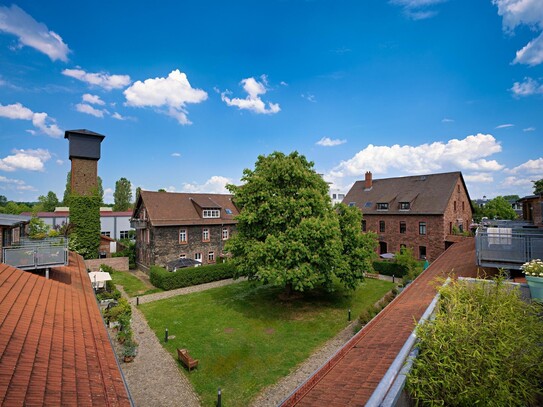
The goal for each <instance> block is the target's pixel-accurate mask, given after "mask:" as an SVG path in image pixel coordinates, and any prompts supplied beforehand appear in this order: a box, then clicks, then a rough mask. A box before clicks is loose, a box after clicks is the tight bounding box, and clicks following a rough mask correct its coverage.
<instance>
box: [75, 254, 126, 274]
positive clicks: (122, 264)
mask: <svg viewBox="0 0 543 407" xmlns="http://www.w3.org/2000/svg"><path fill="white" fill-rule="evenodd" d="M102 264H105V265H108V266H110V267H113V268H114V269H115V270H119V271H128V257H109V258H107V259H91V260H85V267H87V269H89V270H90V271H99V270H100V265H102Z"/></svg>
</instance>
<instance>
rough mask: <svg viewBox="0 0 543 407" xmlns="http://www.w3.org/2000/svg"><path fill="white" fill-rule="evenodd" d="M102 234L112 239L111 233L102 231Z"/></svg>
mask: <svg viewBox="0 0 543 407" xmlns="http://www.w3.org/2000/svg"><path fill="white" fill-rule="evenodd" d="M100 234H101V235H102V236H107V237H111V232H110V231H102V232H100Z"/></svg>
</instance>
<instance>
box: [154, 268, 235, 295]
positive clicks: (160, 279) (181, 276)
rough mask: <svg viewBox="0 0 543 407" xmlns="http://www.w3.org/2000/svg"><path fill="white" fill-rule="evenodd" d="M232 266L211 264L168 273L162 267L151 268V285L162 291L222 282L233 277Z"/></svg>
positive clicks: (233, 270)
mask: <svg viewBox="0 0 543 407" xmlns="http://www.w3.org/2000/svg"><path fill="white" fill-rule="evenodd" d="M234 272H235V269H234V266H233V265H232V264H231V263H229V262H226V263H222V264H212V265H208V266H201V267H188V268H183V269H178V270H177V271H176V272H170V271H168V270H166V269H164V268H162V267H158V266H151V271H150V279H151V284H153V285H154V286H155V287H158V288H162V289H163V290H173V289H175V288H182V287H189V286H193V285H197V284H203V283H209V282H212V281H218V280H224V279H226V278H232V277H233V276H234Z"/></svg>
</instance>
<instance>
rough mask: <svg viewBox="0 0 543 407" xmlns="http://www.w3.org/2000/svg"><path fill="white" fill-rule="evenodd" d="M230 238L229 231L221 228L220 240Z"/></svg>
mask: <svg viewBox="0 0 543 407" xmlns="http://www.w3.org/2000/svg"><path fill="white" fill-rule="evenodd" d="M229 237H230V230H228V228H222V240H228V238H229Z"/></svg>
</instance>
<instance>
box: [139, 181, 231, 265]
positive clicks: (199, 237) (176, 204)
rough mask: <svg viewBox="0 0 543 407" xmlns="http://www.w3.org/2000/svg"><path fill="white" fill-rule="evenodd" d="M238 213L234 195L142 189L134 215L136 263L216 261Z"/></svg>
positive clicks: (207, 262)
mask: <svg viewBox="0 0 543 407" xmlns="http://www.w3.org/2000/svg"><path fill="white" fill-rule="evenodd" d="M236 215H238V210H237V208H236V207H235V205H234V204H233V202H232V196H231V195H224V194H191V193H173V192H152V191H141V193H140V195H139V197H138V200H137V202H136V205H135V207H134V212H133V216H132V226H133V227H134V228H135V229H136V263H137V265H138V266H139V267H141V268H142V269H148V268H149V267H150V266H152V265H159V266H165V265H166V264H167V263H168V262H170V261H173V260H175V259H179V258H187V259H194V260H197V261H199V262H201V264H213V263H216V262H217V260H218V259H219V258H221V257H223V256H224V255H225V253H224V245H225V243H226V241H227V240H228V239H229V238H230V236H231V235H232V233H234V232H235V228H236V221H235V219H234V217H235V216H236Z"/></svg>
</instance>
